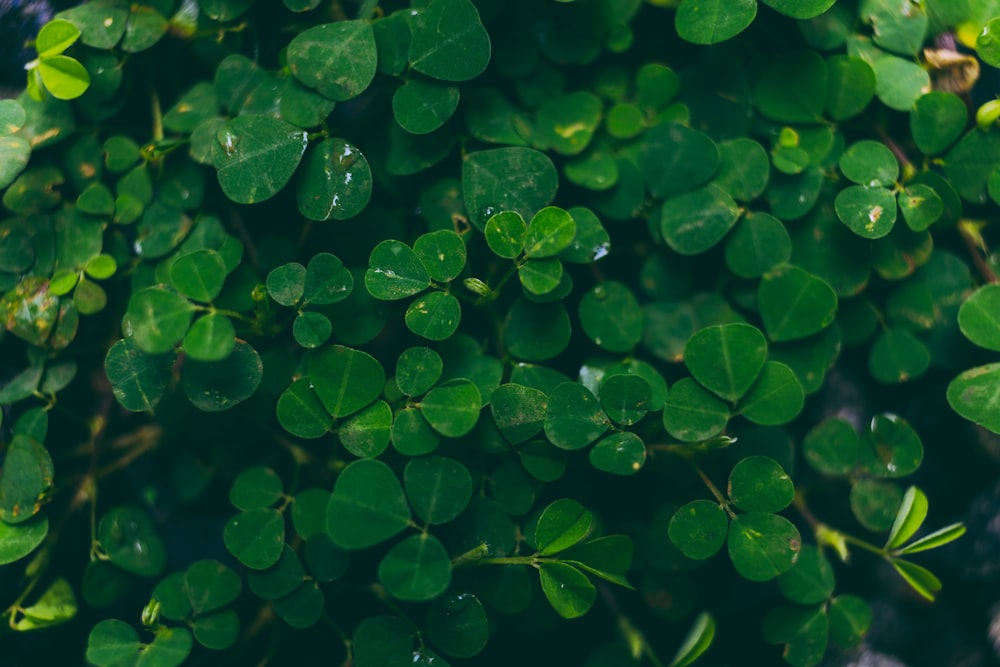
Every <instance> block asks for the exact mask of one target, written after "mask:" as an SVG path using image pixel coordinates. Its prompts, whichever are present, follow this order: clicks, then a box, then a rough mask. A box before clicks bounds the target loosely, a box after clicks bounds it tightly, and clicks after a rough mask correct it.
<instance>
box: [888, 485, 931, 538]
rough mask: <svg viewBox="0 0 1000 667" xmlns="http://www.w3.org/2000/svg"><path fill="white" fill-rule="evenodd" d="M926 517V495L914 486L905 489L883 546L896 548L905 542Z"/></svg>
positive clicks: (918, 528)
mask: <svg viewBox="0 0 1000 667" xmlns="http://www.w3.org/2000/svg"><path fill="white" fill-rule="evenodd" d="M926 518H927V496H925V495H924V492H923V491H921V490H920V489H918V488H917V487H915V486H911V487H909V488H907V489H906V492H905V493H904V494H903V501H902V502H901V503H900V504H899V510H897V512H896V518H895V520H894V521H893V522H892V528H890V529H889V537H887V538H886V541H885V548H886V549H896V548H899V547H901V546H902V545H903V544H905V543H906V541H907V540H908V539H910V538H911V537H913V534H914V533H916V532H917V531H918V530H920V526H922V525H923V523H924V519H926Z"/></svg>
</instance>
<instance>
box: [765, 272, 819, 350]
mask: <svg viewBox="0 0 1000 667" xmlns="http://www.w3.org/2000/svg"><path fill="white" fill-rule="evenodd" d="M757 305H758V308H760V315H761V318H762V319H763V321H764V328H765V330H766V331H767V335H768V338H770V339H771V340H772V341H775V342H779V341H787V340H795V339H798V338H804V337H806V336H808V335H810V334H814V333H816V332H817V331H821V330H823V329H825V328H826V327H827V326H829V324H830V323H831V322H832V321H833V318H834V315H835V314H836V312H837V295H836V294H835V293H834V291H833V289H832V288H831V287H830V286H829V285H828V284H827V283H826V282H825V281H823V280H822V279H820V278H817V277H816V276H814V275H811V274H810V273H808V272H806V271H804V270H803V269H801V268H799V267H797V266H791V265H785V266H782V267H779V268H778V269H775V270H774V271H771V272H770V273H767V274H765V275H764V277H763V278H762V279H761V281H760V286H759V287H758V289H757Z"/></svg>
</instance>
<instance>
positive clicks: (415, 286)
mask: <svg viewBox="0 0 1000 667" xmlns="http://www.w3.org/2000/svg"><path fill="white" fill-rule="evenodd" d="M368 266H369V269H368V270H367V271H365V288H366V289H367V290H368V293H369V294H371V295H372V296H373V297H375V298H376V299H383V300H387V301H392V300H396V299H405V298H406V297H408V296H413V295H414V294H417V293H419V292H422V291H423V290H424V289H426V288H427V287H428V286H430V284H431V279H430V275H429V274H428V273H427V269H426V268H425V267H424V264H423V262H421V261H420V257H419V256H418V255H417V253H415V252H414V251H413V249H412V248H410V246H408V245H406V244H405V243H403V242H402V241H396V240H393V239H387V240H385V241H382V242H381V243H379V244H378V245H377V246H375V248H374V249H373V250H372V253H371V255H370V256H369V258H368Z"/></svg>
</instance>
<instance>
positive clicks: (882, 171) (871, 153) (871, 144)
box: [839, 140, 899, 187]
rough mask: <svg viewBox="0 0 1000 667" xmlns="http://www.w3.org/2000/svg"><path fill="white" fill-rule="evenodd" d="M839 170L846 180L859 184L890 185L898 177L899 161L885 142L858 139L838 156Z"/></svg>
mask: <svg viewBox="0 0 1000 667" xmlns="http://www.w3.org/2000/svg"><path fill="white" fill-rule="evenodd" d="M839 165H840V170H841V171H842V172H843V173H844V176H846V177H847V178H848V180H850V181H853V182H854V183H858V184H860V185H868V186H872V187H874V186H876V185H883V186H887V187H889V186H892V185H894V184H895V183H896V179H897V178H899V163H898V162H897V161H896V156H894V155H893V154H892V151H890V150H889V149H888V148H887V147H886V146H885V144H882V143H879V142H877V141H869V140H865V141H858V142H856V143H854V144H851V146H850V147H849V148H848V149H847V150H846V151H844V154H843V155H841V156H840V162H839Z"/></svg>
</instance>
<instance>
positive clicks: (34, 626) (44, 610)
mask: <svg viewBox="0 0 1000 667" xmlns="http://www.w3.org/2000/svg"><path fill="white" fill-rule="evenodd" d="M76 612H77V604H76V596H75V595H74V594H73V587H72V586H70V583H69V582H68V581H66V579H64V578H62V577H59V578H58V579H56V580H55V581H54V582H52V585H51V586H49V587H48V588H47V589H46V590H45V592H43V593H42V594H41V596H40V597H39V598H38V599H37V600H36V601H35V602H34V604H32V605H30V606H28V607H24V608H23V609H21V614H22V616H21V618H20V620H18V621H17V622H16V623H15V624H14V629H15V630H17V631H19V632H25V631H27V630H40V629H41V628H48V627H52V626H53V625H59V624H60V623H65V622H67V621H70V620H72V619H73V617H75V616H76Z"/></svg>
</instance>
